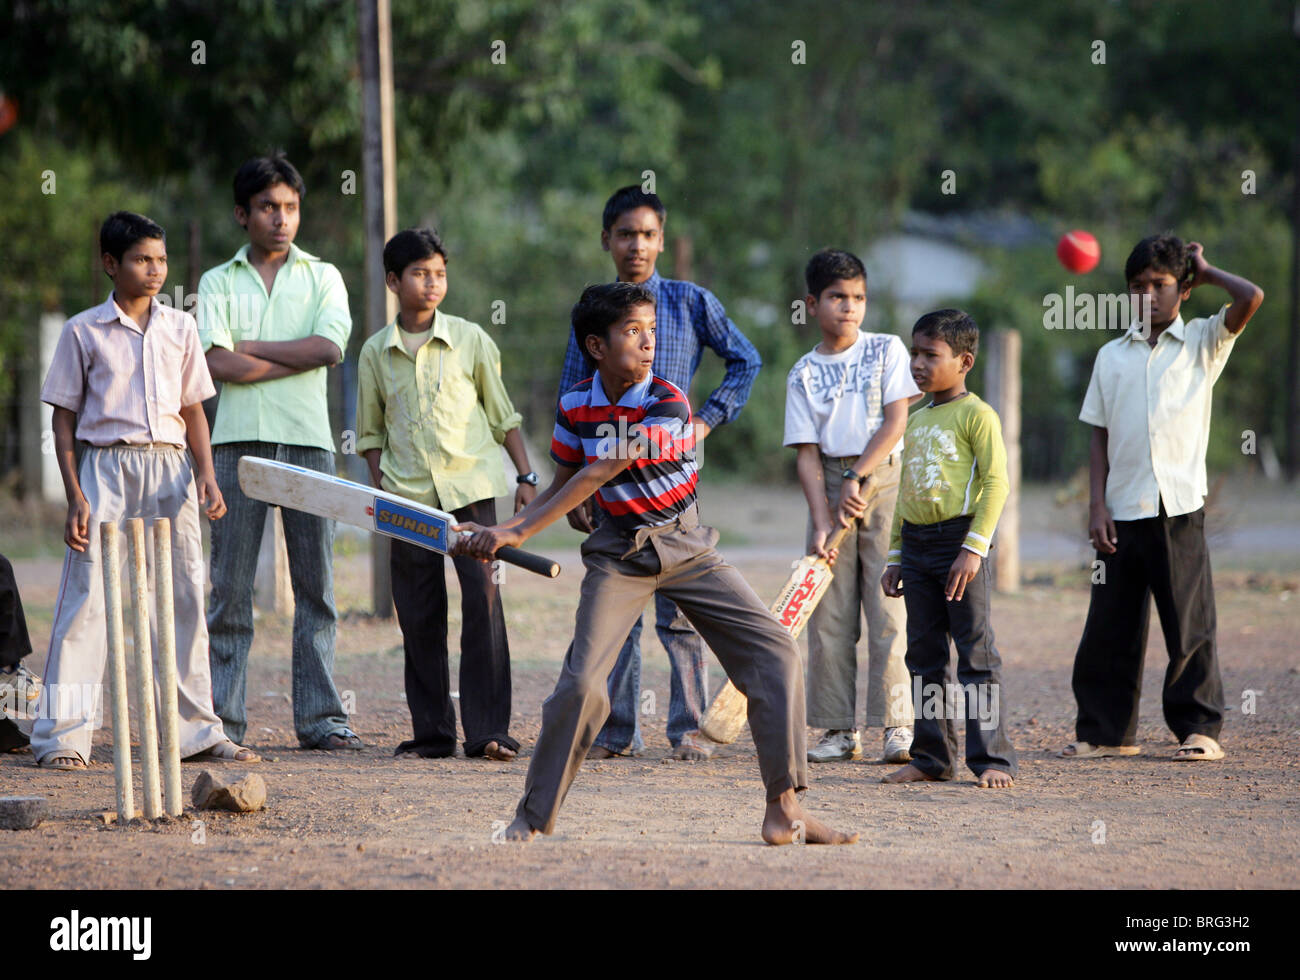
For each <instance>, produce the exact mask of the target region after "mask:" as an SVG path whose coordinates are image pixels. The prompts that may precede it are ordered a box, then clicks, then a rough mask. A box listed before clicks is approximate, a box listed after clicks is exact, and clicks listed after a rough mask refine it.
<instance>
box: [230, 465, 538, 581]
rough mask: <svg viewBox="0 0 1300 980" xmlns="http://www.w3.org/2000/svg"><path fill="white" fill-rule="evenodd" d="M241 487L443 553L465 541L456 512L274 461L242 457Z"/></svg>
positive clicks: (510, 552) (530, 559) (509, 553)
mask: <svg viewBox="0 0 1300 980" xmlns="http://www.w3.org/2000/svg"><path fill="white" fill-rule="evenodd" d="M239 488H240V489H241V490H243V491H244V493H245V495H246V496H249V497H252V498H253V499H254V500H264V501H266V502H267V503H268V504H276V505H278V506H280V507H288V508H289V509H291V510H301V511H305V512H306V513H308V514H316V515H317V516H319V517H329V518H332V519H333V520H336V521H342V522H343V523H344V524H351V525H352V526H354V527H363V528H365V529H366V530H367V531H373V532H374V533H375V534H383V535H387V536H388V537H390V538H397V539H398V540H399V541H407V542H410V543H411V544H415V545H419V546H420V547H421V548H428V549H429V550H430V551H439V552H442V553H443V554H447V553H449V552H450V551H451V549H452V547H453V546H455V544H456V539H457V538H459V537H460V535H459V534H458V533H457V532H455V531H453V530H452V529H451V527H452V525H453V524H458V523H460V520H459V519H458V518H457V517H456V516H455V515H454V514H448V513H447V512H446V511H444V510H438V509H437V508H435V507H426V506H424V504H417V503H416V502H415V501H414V500H408V499H407V498H405V497H399V496H398V495H397V494H395V493H388V492H386V491H384V490H375V489H373V488H371V487H367V486H363V485H362V484H360V483H353V482H352V481H351V480H344V479H341V478H339V477H337V476H330V475H329V474H328V473H318V472H317V471H316V470H309V469H306V468H304V467H302V466H294V465H292V464H290V463H280V462H277V461H276V460H273V459H263V458H261V457H259V456H241V457H240V458H239ZM496 557H497V558H499V559H500V560H501V561H504V562H509V563H510V564H511V565H517V566H519V567H520V568H524V569H527V570H528V571H530V572H536V573H537V574H538V575H545V576H547V577H548V578H555V576H557V575H559V574H560V566H559V564H558V563H557V562H553V561H551V559H549V558H543V557H542V556H541V555H535V554H533V553H532V552H529V551H521V550H520V549H519V548H500V549H498V550H497V553H496Z"/></svg>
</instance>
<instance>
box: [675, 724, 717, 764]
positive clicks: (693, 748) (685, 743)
mask: <svg viewBox="0 0 1300 980" xmlns="http://www.w3.org/2000/svg"><path fill="white" fill-rule="evenodd" d="M711 755H713V746H711V745H709V744H708V742H706V741H705V739H704V736H703V735H701V734H700V733H699V732H698V731H694V732H684V733H682V740H681V741H680V742H679V743H678V744H677V748H675V749H673V758H674V759H680V760H682V761H683V762H705V761H707V760H708V758H709V757H710V756H711Z"/></svg>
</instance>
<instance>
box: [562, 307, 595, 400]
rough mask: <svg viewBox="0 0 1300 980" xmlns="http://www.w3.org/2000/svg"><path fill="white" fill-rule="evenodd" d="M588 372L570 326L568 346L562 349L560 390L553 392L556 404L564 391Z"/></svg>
mask: <svg viewBox="0 0 1300 980" xmlns="http://www.w3.org/2000/svg"><path fill="white" fill-rule="evenodd" d="M588 374H589V370H588V368H587V359H586V358H585V357H583V356H582V351H580V350H578V338H577V336H576V335H575V334H574V332H573V327H572V326H570V327H569V346H568V347H567V348H565V351H564V367H563V369H561V371H560V390H559V391H557V392H556V393H555V404H556V405H557V406H558V405H559V403H560V399H561V398H563V397H564V393H565V392H566V391H568V390H569V389H570V388H572V387H573V386H574V385H576V384H577V383H578V382H579V381H582V380H583V379H584V378H586V377H587V376H588Z"/></svg>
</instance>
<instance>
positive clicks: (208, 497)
mask: <svg viewBox="0 0 1300 980" xmlns="http://www.w3.org/2000/svg"><path fill="white" fill-rule="evenodd" d="M194 483H195V486H197V487H198V491H199V506H200V507H202V508H204V512H205V513H206V514H207V515H208V520H210V521H216V520H220V519H221V518H222V517H224V516H225V515H226V498H225V497H223V496H221V488H220V487H219V486H217V478H216V477H215V476H214V475H213V474H211V473H207V474H204V475H203V476H200V477H197V478H196V479H195V480H194Z"/></svg>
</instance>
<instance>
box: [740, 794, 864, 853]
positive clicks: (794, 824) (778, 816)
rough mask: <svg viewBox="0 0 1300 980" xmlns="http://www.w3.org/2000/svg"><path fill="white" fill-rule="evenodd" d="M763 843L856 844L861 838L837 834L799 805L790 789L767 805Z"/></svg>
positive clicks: (843, 833)
mask: <svg viewBox="0 0 1300 980" xmlns="http://www.w3.org/2000/svg"><path fill="white" fill-rule="evenodd" d="M763 840H765V841H767V842H768V843H769V844H856V843H857V842H858V835H857V834H856V833H853V834H848V833H845V832H844V831H842V830H833V829H831V828H830V827H828V826H826V824H824V823H822V822H821V821H820V820H818V819H817V818H816V817H810V816H808V814H807V813H805V812H804V809H803V807H801V806H800V805H799V800H798V798H797V797H796V796H795V795H794V790H792V789H788V790H786V791H785V792H784V793H782V794H781V795H780V796H778V797H777V798H776V799H775V800H768V801H767V811H766V812H765V813H764V814H763Z"/></svg>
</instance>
